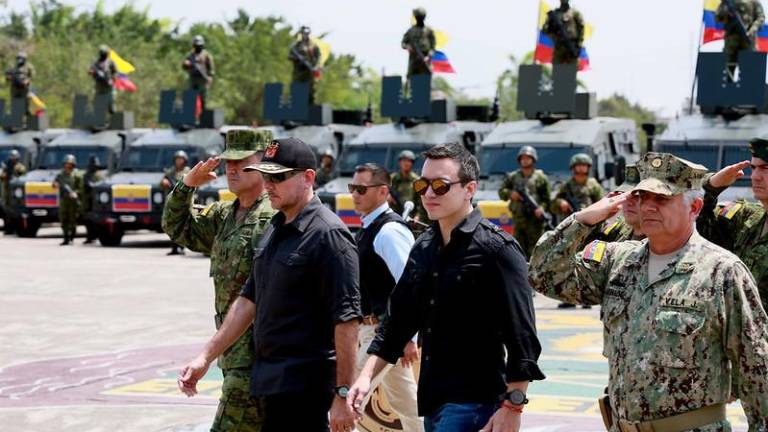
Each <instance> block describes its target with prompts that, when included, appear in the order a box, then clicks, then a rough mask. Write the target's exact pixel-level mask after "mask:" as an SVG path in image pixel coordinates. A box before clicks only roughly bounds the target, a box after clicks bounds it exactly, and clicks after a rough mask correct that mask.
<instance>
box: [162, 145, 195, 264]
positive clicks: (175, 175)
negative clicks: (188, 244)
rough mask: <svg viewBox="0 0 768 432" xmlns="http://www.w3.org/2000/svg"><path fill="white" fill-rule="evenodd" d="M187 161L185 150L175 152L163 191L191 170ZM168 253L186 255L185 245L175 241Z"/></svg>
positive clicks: (166, 172)
mask: <svg viewBox="0 0 768 432" xmlns="http://www.w3.org/2000/svg"><path fill="white" fill-rule="evenodd" d="M187 162H189V157H188V156H187V152H185V151H184V150H179V151H177V152H176V153H174V154H173V166H172V167H169V168H166V169H165V175H164V176H163V180H162V182H161V184H160V187H161V188H162V189H163V191H165V192H167V191H169V190H171V189H172V188H173V186H174V185H175V184H177V183H178V182H179V181H180V180H181V179H183V178H184V176H185V175H186V174H187V173H188V172H189V167H188V166H187ZM168 255H184V247H183V246H180V245H178V244H176V243H173V244H172V245H171V250H170V252H168Z"/></svg>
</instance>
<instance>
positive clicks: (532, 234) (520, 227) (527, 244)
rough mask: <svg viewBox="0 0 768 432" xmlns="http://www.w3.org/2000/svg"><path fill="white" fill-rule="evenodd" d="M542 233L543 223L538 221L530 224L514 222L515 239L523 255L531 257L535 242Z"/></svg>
mask: <svg viewBox="0 0 768 432" xmlns="http://www.w3.org/2000/svg"><path fill="white" fill-rule="evenodd" d="M542 234H544V225H542V224H540V223H536V224H530V223H522V224H517V223H516V224H515V236H514V237H515V239H516V240H517V242H518V243H520V247H522V248H523V251H524V252H525V257H526V258H527V259H531V253H533V247H534V246H536V242H537V241H539V238H540V237H541V236H542Z"/></svg>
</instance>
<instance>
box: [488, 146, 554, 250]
mask: <svg viewBox="0 0 768 432" xmlns="http://www.w3.org/2000/svg"><path fill="white" fill-rule="evenodd" d="M537 160H538V153H536V149H535V148H533V147H531V146H523V147H522V148H521V149H520V151H519V152H517V163H518V164H519V165H520V169H518V170H515V171H512V172H511V173H509V174H507V176H506V177H505V178H504V182H503V183H502V185H501V188H500V189H499V198H501V199H502V200H503V201H509V211H510V213H512V215H511V216H512V220H513V221H514V222H515V239H517V241H518V242H519V243H520V246H521V247H522V248H523V251H525V256H526V257H528V258H529V257H530V256H531V252H532V251H533V246H534V245H536V241H537V240H538V239H539V237H541V235H542V234H543V233H544V225H545V220H544V217H545V212H546V209H547V208H548V207H549V200H550V194H551V191H552V186H550V184H549V179H548V178H547V175H546V174H544V171H542V170H540V169H536V161H537ZM523 193H525V194H527V195H528V196H529V197H531V198H533V200H534V201H535V202H536V203H537V204H538V207H537V208H535V209H534V208H533V207H532V206H530V205H526V204H525V203H524V202H523Z"/></svg>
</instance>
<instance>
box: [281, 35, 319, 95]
mask: <svg viewBox="0 0 768 432" xmlns="http://www.w3.org/2000/svg"><path fill="white" fill-rule="evenodd" d="M299 34H300V35H301V39H299V40H298V41H296V42H295V43H294V44H293V45H292V46H291V50H290V51H289V52H288V60H290V61H291V63H293V76H292V78H291V80H292V81H294V82H302V83H307V84H309V103H310V105H311V104H314V103H315V77H316V74H317V72H318V70H319V65H320V47H318V46H317V44H316V43H314V42H312V39H310V37H309V34H310V29H309V27H307V26H302V27H301V29H300V30H299Z"/></svg>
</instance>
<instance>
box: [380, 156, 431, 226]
mask: <svg viewBox="0 0 768 432" xmlns="http://www.w3.org/2000/svg"><path fill="white" fill-rule="evenodd" d="M414 162H416V155H415V154H414V153H413V152H412V151H410V150H403V151H401V152H400V154H399V155H398V156H397V164H398V166H399V167H400V170H399V171H398V172H396V173H392V175H391V178H392V187H391V189H390V194H389V195H390V197H391V198H392V199H391V200H390V202H389V204H390V207H391V208H392V210H394V211H395V213H397V214H402V213H403V206H404V205H405V203H406V202H408V201H411V202H413V214H412V216H413V218H414V219H416V220H419V221H422V222H425V221H426V220H427V212H426V211H425V210H424V206H423V205H422V204H421V199H420V198H419V196H418V195H416V192H414V191H413V182H414V181H416V180H418V179H419V176H418V175H416V173H415V172H413V164H414Z"/></svg>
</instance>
